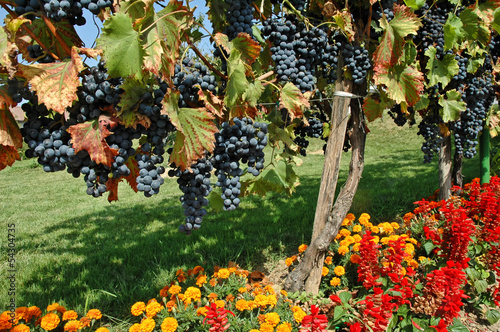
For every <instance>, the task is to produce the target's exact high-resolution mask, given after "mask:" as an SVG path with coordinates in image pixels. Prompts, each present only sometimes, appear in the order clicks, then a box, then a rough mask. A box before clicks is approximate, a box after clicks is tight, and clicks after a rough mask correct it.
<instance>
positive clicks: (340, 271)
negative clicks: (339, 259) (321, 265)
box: [333, 265, 345, 277]
mask: <svg viewBox="0 0 500 332" xmlns="http://www.w3.org/2000/svg"><path fill="white" fill-rule="evenodd" d="M333 273H335V274H336V275H338V276H339V277H340V276H343V275H344V274H345V269H344V267H343V266H340V265H339V266H336V267H335V268H334V269H333Z"/></svg>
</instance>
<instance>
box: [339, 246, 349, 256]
mask: <svg viewBox="0 0 500 332" xmlns="http://www.w3.org/2000/svg"><path fill="white" fill-rule="evenodd" d="M348 252H349V247H348V246H340V247H339V249H338V253H339V254H340V255H342V256H344V255H345V254H347V253H348Z"/></svg>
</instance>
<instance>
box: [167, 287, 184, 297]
mask: <svg viewBox="0 0 500 332" xmlns="http://www.w3.org/2000/svg"><path fill="white" fill-rule="evenodd" d="M181 291H182V287H181V286H179V285H173V286H171V287H170V288H169V289H168V292H169V293H170V294H172V295H175V294H179V293H180V292H181Z"/></svg>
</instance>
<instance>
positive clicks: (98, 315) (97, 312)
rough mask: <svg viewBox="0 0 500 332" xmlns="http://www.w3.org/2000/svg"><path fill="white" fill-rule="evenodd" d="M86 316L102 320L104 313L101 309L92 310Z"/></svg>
mask: <svg viewBox="0 0 500 332" xmlns="http://www.w3.org/2000/svg"><path fill="white" fill-rule="evenodd" d="M146 310H147V308H146ZM85 316H87V317H88V318H90V319H101V318H102V313H101V311H100V310H99V309H90V310H89V311H88V312H87V314H86V315H85Z"/></svg>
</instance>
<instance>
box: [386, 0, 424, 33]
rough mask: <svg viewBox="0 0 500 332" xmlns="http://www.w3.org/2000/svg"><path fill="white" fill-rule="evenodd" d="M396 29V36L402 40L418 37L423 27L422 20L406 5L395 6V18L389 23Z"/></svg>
mask: <svg viewBox="0 0 500 332" xmlns="http://www.w3.org/2000/svg"><path fill="white" fill-rule="evenodd" d="M389 24H390V25H391V27H392V28H393V29H394V34H396V35H397V36H399V37H401V38H405V37H406V36H408V35H416V34H417V31H418V29H419V28H420V27H421V26H422V22H421V21H420V18H419V17H418V16H417V15H416V14H415V13H413V12H412V11H411V9H410V8H409V7H406V6H404V5H395V6H394V18H393V19H392V20H391V22H390V23H389Z"/></svg>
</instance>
